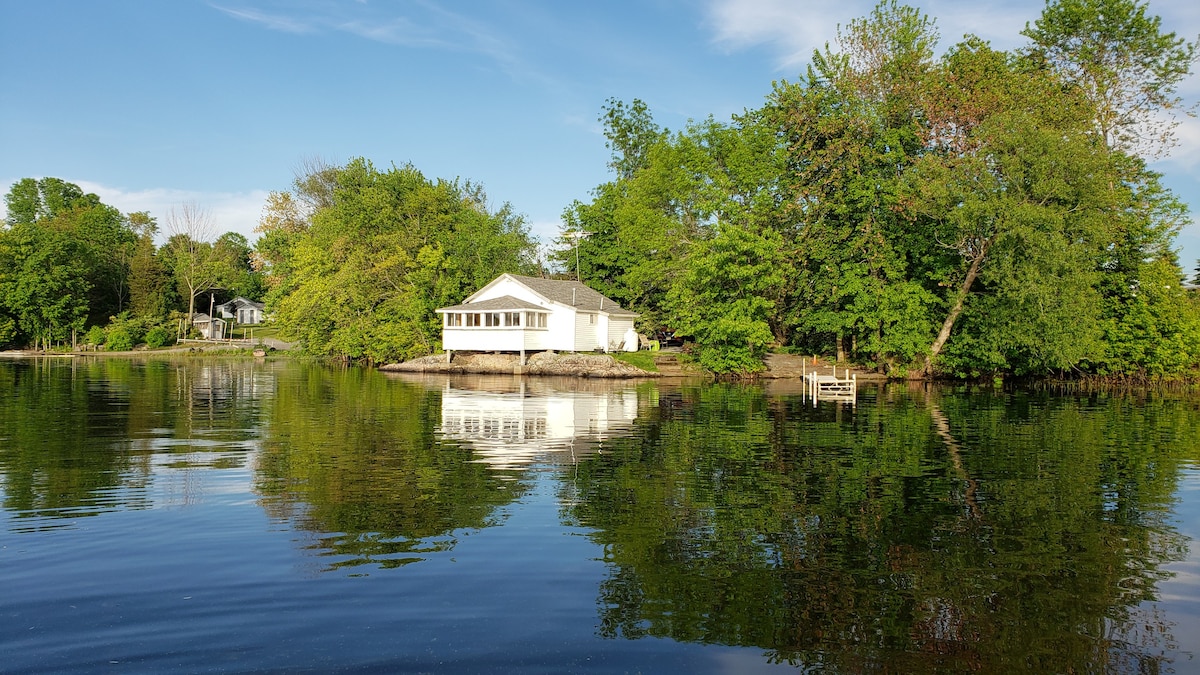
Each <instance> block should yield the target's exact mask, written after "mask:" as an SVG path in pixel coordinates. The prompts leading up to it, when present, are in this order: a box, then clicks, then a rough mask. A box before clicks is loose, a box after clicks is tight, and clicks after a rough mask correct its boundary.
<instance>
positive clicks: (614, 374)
mask: <svg viewBox="0 0 1200 675" xmlns="http://www.w3.org/2000/svg"><path fill="white" fill-rule="evenodd" d="M379 370H383V371H388V372H400V373H503V374H509V373H511V374H514V375H559V376H568V377H600V378H634V377H659V376H660V373H652V372H650V371H646V370H642V369H641V368H638V367H636V366H632V365H630V364H628V363H625V362H623V361H618V360H616V359H614V358H613V357H611V356H609V355H607V354H572V353H562V354H560V353H556V352H538V353H536V354H533V355H531V356H530V357H529V358H528V359H526V362H525V365H523V366H522V365H521V360H520V357H518V356H517V355H516V354H489V353H458V354H455V355H454V360H453V362H451V363H447V362H446V355H445V354H433V355H431V356H422V357H420V358H417V359H413V360H411V361H405V362H404V363H389V364H387V365H383V366H380V367H379Z"/></svg>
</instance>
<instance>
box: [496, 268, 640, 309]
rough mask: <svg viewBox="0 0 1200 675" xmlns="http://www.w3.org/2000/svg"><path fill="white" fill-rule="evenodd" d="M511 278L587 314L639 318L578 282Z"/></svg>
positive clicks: (610, 299) (544, 295)
mask: <svg viewBox="0 0 1200 675" xmlns="http://www.w3.org/2000/svg"><path fill="white" fill-rule="evenodd" d="M509 276H510V277H512V278H513V279H515V280H517V281H519V282H521V283H522V284H524V285H526V286H528V287H529V288H530V289H531V290H533V291H534V292H536V293H539V294H540V295H542V296H543V297H545V298H547V299H549V300H553V301H554V302H561V303H562V304H564V305H568V306H573V307H575V308H576V309H580V310H583V311H585V312H598V311H601V310H603V311H605V312H608V313H609V314H612V315H615V316H637V312H631V311H629V310H628V309H624V308H622V307H621V306H620V305H618V304H617V303H616V302H613V300H612V298H606V297H604V296H603V295H601V294H600V293H598V292H596V291H595V290H593V289H591V288H588V287H587V286H585V285H584V284H582V283H580V282H578V281H559V280H557V279H542V278H541V277H522V276H518V275H516V274H510V275H509Z"/></svg>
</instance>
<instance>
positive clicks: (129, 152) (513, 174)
mask: <svg viewBox="0 0 1200 675" xmlns="http://www.w3.org/2000/svg"><path fill="white" fill-rule="evenodd" d="M874 4H875V3H874V2H872V1H867V0H844V1H842V2H836V3H834V2H799V1H787V0H694V1H682V0H642V1H640V2H626V1H617V0H608V1H606V2H555V1H549V0H546V1H541V2H535V1H533V0H492V1H467V0H464V1H460V2H444V3H434V2H421V1H413V2H401V1H383V0H366V1H354V0H344V1H338V0H291V1H283V0H279V1H275V0H213V1H212V2H202V1H192V0H171V1H169V2H146V1H144V0H134V1H121V0H114V1H110V2H70V1H66V0H41V1H38V2H34V1H32V0H30V1H17V0H0V184H2V185H3V187H4V191H5V192H6V191H7V189H8V186H10V185H11V184H12V183H13V182H14V181H16V180H18V179H20V178H22V177H26V176H33V177H40V176H57V177H60V178H63V179H66V180H69V181H72V182H74V183H77V184H79V185H80V186H82V187H84V188H85V189H87V190H89V191H92V192H96V193H97V194H99V195H100V196H101V198H102V199H104V200H105V201H106V202H107V203H110V204H113V205H114V206H116V207H118V208H120V209H121V210H122V211H126V212H130V211H140V210H148V211H150V212H151V213H152V214H153V215H155V216H157V217H158V219H159V222H160V224H161V223H162V222H164V220H165V216H166V212H167V210H168V209H169V208H171V207H172V206H176V205H178V204H180V203H182V202H185V201H191V202H196V203H197V204H198V205H200V206H201V207H203V208H206V209H207V210H209V211H210V212H211V214H212V216H213V218H214V220H215V221H216V225H217V228H218V230H219V231H227V230H234V231H239V232H242V233H244V234H246V235H247V236H248V237H249V238H250V239H251V240H252V241H253V239H254V235H253V228H254V227H255V225H256V223H257V220H258V217H259V215H260V212H261V209H262V205H263V202H264V199H265V197H266V194H267V192H268V191H270V190H282V189H287V188H288V187H289V185H290V183H291V180H292V175H293V171H294V170H295V169H296V167H298V166H299V165H300V164H301V162H303V161H304V160H305V159H306V158H312V157H321V158H324V159H326V160H330V161H333V162H337V163H342V162H345V161H347V160H349V159H351V158H353V157H358V156H363V157H367V158H368V159H370V160H372V161H373V162H374V163H375V164H376V166H378V167H381V168H386V167H388V166H389V165H391V164H393V163H395V164H404V163H406V162H411V163H412V164H414V165H415V166H416V167H417V168H418V169H420V170H421V171H422V172H424V173H425V175H426V176H429V177H431V178H432V177H441V178H456V177H461V178H464V179H470V180H473V181H477V182H479V183H482V184H483V185H484V187H485V188H486V190H487V193H488V195H489V197H490V199H491V200H492V202H493V203H494V205H497V206H498V205H499V204H500V203H502V202H510V203H511V204H512V205H513V207H514V208H515V209H516V211H518V212H520V213H523V214H525V215H526V217H527V220H528V222H529V224H530V226H531V229H532V230H533V232H534V233H535V234H537V235H538V236H540V237H541V238H542V239H543V240H544V241H547V242H548V241H549V240H550V239H551V238H553V236H554V235H555V234H556V233H557V231H558V224H559V216H560V215H561V213H562V211H563V208H564V207H565V206H567V205H568V204H570V203H571V201H572V200H575V199H580V200H586V199H587V198H588V195H589V191H590V190H591V189H592V188H593V187H595V186H596V185H598V184H599V183H601V182H603V181H605V180H607V179H608V178H609V174H608V169H607V167H606V162H607V160H608V157H609V153H608V150H607V149H606V148H605V147H604V138H603V136H602V135H601V128H600V125H599V124H598V122H597V121H596V118H597V116H598V115H599V113H600V108H601V106H602V105H603V104H604V102H605V100H606V99H608V98H609V97H616V98H619V99H622V100H626V101H628V100H631V99H633V98H640V99H642V100H644V101H645V102H646V103H647V104H648V105H649V106H650V109H651V111H652V112H653V114H654V116H655V118H656V120H657V121H658V122H659V123H660V124H663V125H664V126H667V127H670V128H672V129H678V128H680V127H682V126H683V125H684V124H685V123H686V122H687V120H689V119H702V118H705V117H707V116H708V115H713V116H714V117H715V118H716V119H718V120H726V119H728V118H729V116H730V115H731V114H734V113H738V112H741V111H742V110H744V109H747V108H756V107H758V106H760V105H761V104H762V103H763V101H764V98H765V97H766V95H767V94H768V93H769V92H770V90H771V84H772V81H774V80H780V79H795V77H796V75H797V74H798V73H800V72H802V70H803V69H804V67H805V65H806V64H807V62H808V60H809V56H810V55H811V54H812V50H813V48H815V47H819V46H821V45H823V44H824V43H825V42H826V41H827V40H833V38H834V37H835V35H836V30H837V26H838V25H839V24H845V23H847V22H848V21H850V20H851V19H853V18H855V17H859V16H863V15H865V14H867V13H868V12H870V10H871V8H872V7H873V6H874ZM910 4H914V5H915V6H918V7H920V8H921V9H922V10H924V11H925V12H926V13H928V14H929V15H930V16H931V17H933V18H935V19H936V20H937V24H938V27H939V30H940V32H941V35H942V46H943V47H946V46H949V45H950V44H952V43H954V42H956V41H957V40H958V39H959V38H960V37H961V36H962V35H963V34H964V33H968V32H970V33H975V34H977V35H980V36H981V37H983V38H985V39H987V40H990V41H991V42H992V44H993V45H994V46H996V47H998V48H1004V49H1007V48H1013V47H1016V46H1019V45H1021V44H1023V43H1024V39H1023V38H1022V37H1021V36H1020V31H1021V30H1022V28H1024V26H1025V23H1026V22H1027V21H1034V20H1036V19H1037V17H1038V15H1039V14H1040V12H1041V8H1042V6H1043V3H1042V2H1040V1H1035V0H1013V1H1008V2H973V3H967V2H949V1H944V0H939V1H936V2H923V3H922V2H911V3H910ZM1197 5H1200V3H1194V2H1189V1H1186V0H1158V1H1154V0H1152V1H1151V4H1150V8H1151V10H1152V11H1153V12H1154V13H1157V14H1159V15H1161V16H1163V17H1164V23H1165V25H1166V26H1167V27H1168V28H1169V29H1170V30H1174V31H1176V32H1178V33H1179V34H1180V35H1181V36H1184V37H1188V38H1190V39H1195V37H1196V36H1197V35H1198V34H1200V6H1197ZM1181 93H1182V94H1183V95H1184V97H1185V98H1186V99H1187V101H1189V102H1191V103H1194V102H1196V101H1197V100H1200V78H1197V77H1195V76H1193V77H1192V78H1190V79H1189V80H1188V81H1187V82H1186V83H1185V84H1184V86H1183V88H1182V89H1181ZM1178 135H1179V138H1180V146H1179V147H1178V148H1177V149H1176V150H1175V151H1174V153H1173V154H1172V155H1171V157H1169V158H1168V159H1166V160H1164V161H1160V162H1158V163H1157V164H1155V168H1156V169H1158V170H1159V171H1161V172H1163V173H1164V174H1165V176H1166V182H1167V184H1168V185H1169V186H1171V187H1172V188H1173V189H1174V190H1175V191H1176V193H1177V194H1178V195H1180V196H1181V197H1182V198H1183V199H1184V200H1185V201H1186V202H1188V203H1189V204H1190V206H1191V207H1192V209H1193V211H1200V153H1198V152H1197V150H1200V123H1198V122H1197V120H1195V119H1187V120H1186V121H1185V122H1184V124H1183V126H1182V127H1181V128H1180V129H1179V131H1178ZM0 208H2V205H0ZM1178 244H1179V246H1180V248H1181V249H1182V255H1181V258H1182V262H1183V264H1184V267H1185V269H1187V270H1189V271H1190V270H1191V268H1192V267H1194V266H1195V261H1196V260H1197V259H1198V258H1200V226H1197V225H1195V224H1193V225H1190V226H1189V227H1187V228H1186V229H1185V231H1184V233H1183V234H1182V235H1181V236H1180V238H1179V240H1178Z"/></svg>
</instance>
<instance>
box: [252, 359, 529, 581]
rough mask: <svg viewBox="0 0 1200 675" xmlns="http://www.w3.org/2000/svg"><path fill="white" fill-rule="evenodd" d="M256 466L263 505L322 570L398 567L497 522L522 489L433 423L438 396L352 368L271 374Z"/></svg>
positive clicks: (439, 402)
mask: <svg viewBox="0 0 1200 675" xmlns="http://www.w3.org/2000/svg"><path fill="white" fill-rule="evenodd" d="M276 387H277V388H276V393H275V397H274V399H273V400H272V403H271V410H270V411H269V413H268V418H269V424H268V429H267V432H266V438H265V440H264V443H263V450H262V453H261V455H260V462H259V466H258V470H257V472H256V482H257V485H256V488H257V490H258V491H259V493H260V494H262V495H263V496H264V499H263V502H262V503H263V507H264V508H265V509H266V510H267V512H268V513H269V514H271V515H272V516H273V517H275V518H279V519H287V520H292V521H295V523H296V524H297V525H298V526H299V527H301V528H303V529H306V530H309V531H311V532H312V533H313V538H312V539H311V540H310V542H311V543H310V544H309V547H310V548H312V549H313V550H316V551H317V552H318V553H319V554H320V555H323V556H330V557H331V558H333V560H332V561H331V562H330V563H329V564H328V567H329V568H339V567H354V566H359V565H376V566H379V567H382V568H388V567H398V566H401V565H405V564H407V563H410V562H415V561H418V560H421V559H422V558H423V557H424V556H426V555H428V554H431V553H435V552H438V551H445V550H448V549H450V548H452V547H453V546H454V544H455V536H456V535H455V533H456V532H457V531H459V530H463V529H478V528H483V527H489V526H491V525H494V524H496V519H497V518H498V516H497V515H496V514H497V509H498V508H499V507H501V506H503V505H506V504H508V503H510V502H512V501H513V500H515V499H516V498H518V497H519V496H520V495H521V494H522V493H523V492H524V491H525V489H526V487H525V485H524V484H523V483H522V482H521V481H520V480H519V479H515V478H519V475H518V476H516V477H514V476H513V475H511V474H510V475H505V474H501V473H497V472H495V471H491V470H489V469H488V467H487V466H486V465H484V464H481V463H478V462H473V461H471V459H472V457H471V453H470V452H469V451H468V450H466V449H462V448H459V447H457V446H455V445H453V444H448V443H444V442H442V441H441V440H439V439H438V438H437V437H436V435H435V433H434V429H435V428H436V426H437V423H438V419H439V415H440V413H441V392H439V391H436V390H428V389H425V388H423V387H420V386H417V385H412V384H407V383H404V382H401V381H397V380H389V379H386V378H384V377H382V376H380V374H379V373H375V372H370V371H365V370H362V369H358V368H350V369H346V370H341V371H332V370H329V369H324V368H315V367H314V368H305V369H291V370H289V371H287V372H286V373H281V375H280V377H279V379H278V381H277V384H276Z"/></svg>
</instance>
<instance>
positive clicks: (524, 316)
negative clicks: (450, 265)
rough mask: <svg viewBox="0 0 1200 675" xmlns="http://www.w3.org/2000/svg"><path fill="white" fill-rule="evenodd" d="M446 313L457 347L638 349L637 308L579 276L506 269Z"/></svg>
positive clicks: (447, 334)
mask: <svg viewBox="0 0 1200 675" xmlns="http://www.w3.org/2000/svg"><path fill="white" fill-rule="evenodd" d="M437 312H438V314H441V315H442V347H443V348H444V349H445V350H446V352H447V354H450V353H452V352H455V351H499V352H519V353H520V354H521V360H522V362H524V360H525V354H526V353H527V352H540V351H546V350H555V351H564V352H590V351H597V350H599V351H605V352H610V351H637V347H638V339H637V333H636V331H635V330H634V327H633V320H634V319H635V318H637V316H638V314H637V312H631V311H629V310H628V309H624V308H622V307H621V306H620V305H618V304H617V303H616V302H613V300H612V299H610V298H606V297H604V296H603V295H601V294H600V293H597V292H596V291H594V290H592V289H591V288H588V287H587V286H585V285H584V284H582V283H580V282H578V281H556V280H553V279H542V278H539V277H523V276H517V275H515V274H502V275H500V276H499V277H497V278H496V279H494V280H493V281H492V282H491V283H489V284H487V285H486V286H484V287H483V288H481V289H479V290H478V291H475V292H474V293H472V294H471V296H470V297H468V298H467V299H466V300H464V301H463V303H462V304H461V305H455V306H453V307H443V308H441V309H439V310H437Z"/></svg>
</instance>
